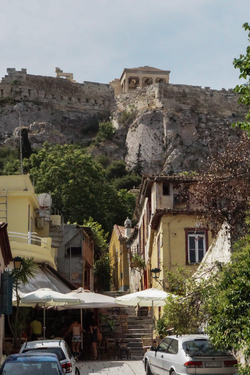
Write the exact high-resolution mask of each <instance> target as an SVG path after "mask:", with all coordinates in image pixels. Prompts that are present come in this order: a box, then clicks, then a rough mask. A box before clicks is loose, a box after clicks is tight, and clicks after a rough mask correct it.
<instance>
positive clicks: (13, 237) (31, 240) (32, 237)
mask: <svg viewBox="0 0 250 375" xmlns="http://www.w3.org/2000/svg"><path fill="white" fill-rule="evenodd" d="M36 234H37V233H36V232H28V233H27V234H26V233H18V232H8V235H9V239H10V241H16V242H24V243H25V242H26V243H28V244H29V245H37V246H43V247H44V248H47V249H49V248H48V243H47V241H46V240H45V239H43V238H42V237H38V236H36Z"/></svg>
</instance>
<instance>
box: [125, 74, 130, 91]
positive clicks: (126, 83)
mask: <svg viewBox="0 0 250 375" xmlns="http://www.w3.org/2000/svg"><path fill="white" fill-rule="evenodd" d="M128 81H129V77H127V76H126V78H125V80H124V83H125V93H127V92H128Z"/></svg>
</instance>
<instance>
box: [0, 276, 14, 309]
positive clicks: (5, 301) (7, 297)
mask: <svg viewBox="0 0 250 375" xmlns="http://www.w3.org/2000/svg"><path fill="white" fill-rule="evenodd" d="M12 288H13V277H12V275H10V274H9V273H8V272H4V273H2V274H1V305H0V313H1V314H4V315H11V314H12Z"/></svg>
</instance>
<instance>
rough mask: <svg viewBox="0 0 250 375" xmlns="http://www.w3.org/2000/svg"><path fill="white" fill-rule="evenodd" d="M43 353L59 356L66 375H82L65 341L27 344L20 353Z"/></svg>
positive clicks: (43, 341) (30, 342)
mask: <svg viewBox="0 0 250 375" xmlns="http://www.w3.org/2000/svg"><path fill="white" fill-rule="evenodd" d="M35 352H39V354H40V353H41V352H43V353H44V354H46V353H54V354H56V355H57V358H58V359H59V361H60V363H61V365H62V368H63V370H64V372H65V373H66V374H69V375H80V371H79V369H78V368H77V367H76V360H75V357H74V356H73V354H72V352H71V350H70V348H69V346H68V344H67V343H66V342H65V341H64V340H38V341H28V342H25V343H24V344H23V345H22V347H21V349H20V352H19V353H33V354H35Z"/></svg>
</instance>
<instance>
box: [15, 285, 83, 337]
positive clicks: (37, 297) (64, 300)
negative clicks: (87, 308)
mask: <svg viewBox="0 0 250 375" xmlns="http://www.w3.org/2000/svg"><path fill="white" fill-rule="evenodd" d="M80 303H81V304H82V305H83V304H84V301H83V300H82V299H81V298H76V297H74V296H73V295H72V296H70V295H68V294H63V293H59V292H56V291H54V290H52V289H49V288H41V289H38V290H36V291H34V292H30V293H27V294H24V295H22V296H21V298H20V306H36V305H42V307H43V338H45V331H46V326H45V308H46V307H49V306H67V307H68V306H69V305H70V306H73V305H76V304H77V305H79V304H80ZM68 308H69V307H68Z"/></svg>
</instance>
